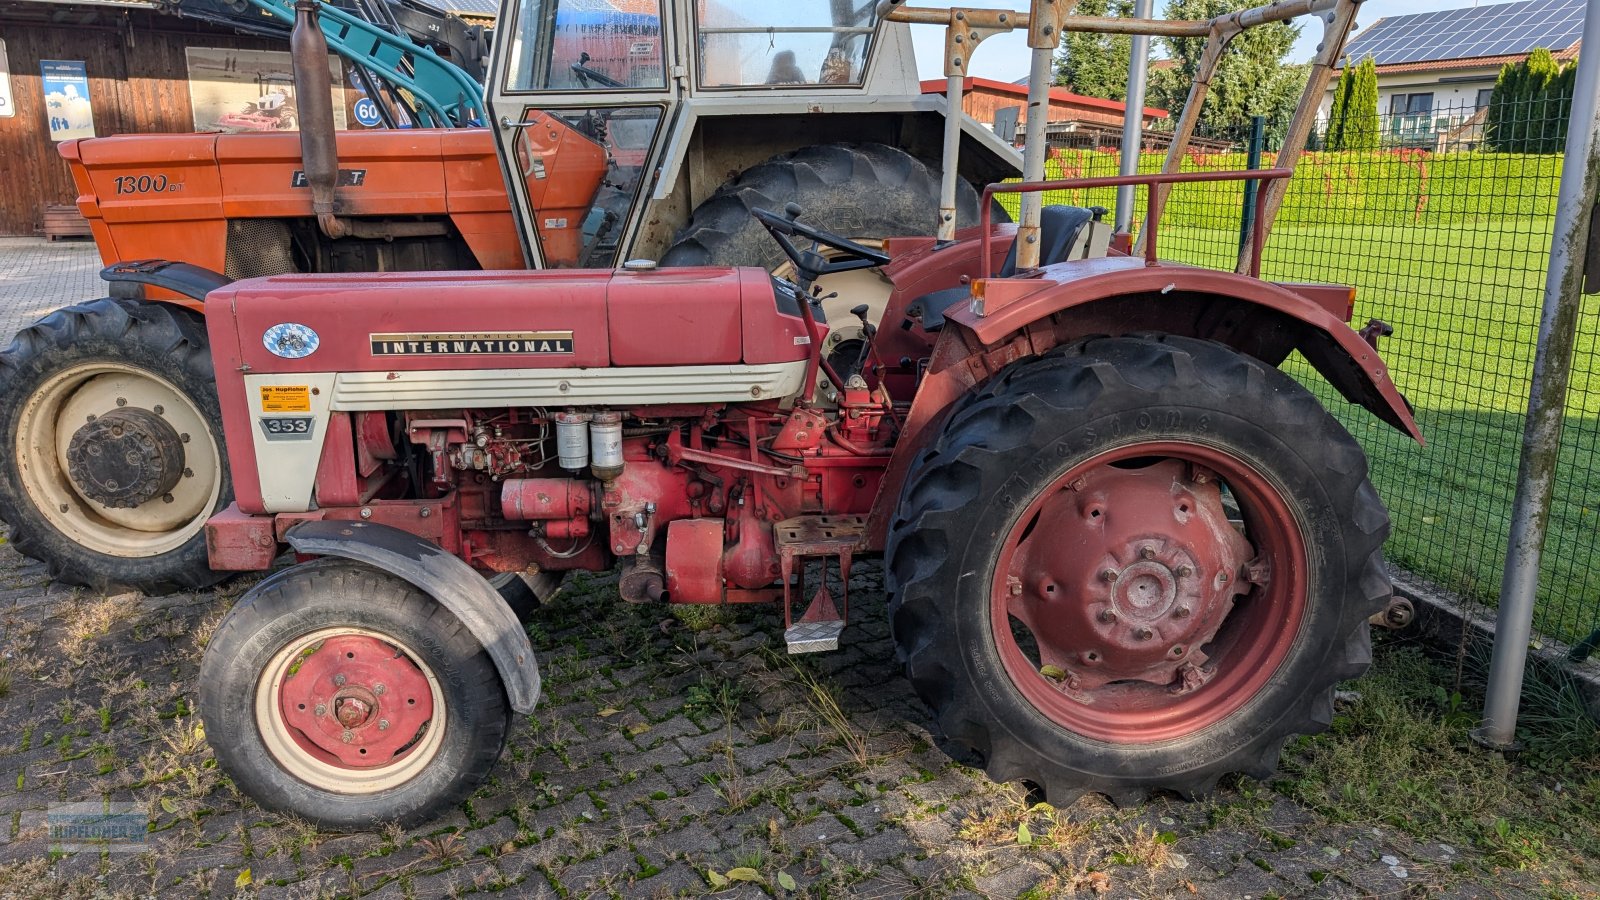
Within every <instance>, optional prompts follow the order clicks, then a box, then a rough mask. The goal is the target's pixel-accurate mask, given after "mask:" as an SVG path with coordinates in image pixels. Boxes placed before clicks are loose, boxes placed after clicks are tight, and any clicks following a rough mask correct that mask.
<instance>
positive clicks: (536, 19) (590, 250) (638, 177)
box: [488, 0, 933, 268]
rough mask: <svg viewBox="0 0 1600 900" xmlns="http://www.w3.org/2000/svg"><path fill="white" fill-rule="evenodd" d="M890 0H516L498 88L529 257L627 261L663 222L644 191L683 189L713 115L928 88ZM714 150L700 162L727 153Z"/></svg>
mask: <svg viewBox="0 0 1600 900" xmlns="http://www.w3.org/2000/svg"><path fill="white" fill-rule="evenodd" d="M875 7H876V4H875V3H874V2H872V0H794V2H788V3H781V4H778V3H759V4H735V3H731V2H726V0H720V2H719V0H701V2H697V3H672V2H664V0H627V2H616V3H596V2H593V0H514V2H510V3H509V4H508V8H507V9H505V10H504V11H503V13H502V16H501V20H500V21H501V22H502V23H503V25H502V34H503V35H505V37H503V38H502V40H501V41H500V42H499V46H498V49H497V53H498V57H497V59H496V60H495V62H494V64H493V67H492V71H491V73H490V76H489V83H488V96H489V99H490V108H491V112H492V114H493V118H494V122H495V124H496V125H497V126H498V127H497V131H498V137H499V147H500V151H501V159H502V161H503V163H504V164H505V165H506V166H507V168H508V172H507V183H508V185H510V187H511V192H512V199H513V205H514V207H515V209H516V210H517V211H518V213H519V214H520V218H521V220H522V222H523V225H524V227H523V234H522V239H523V242H524V249H525V251H526V253H527V255H528V258H529V260H530V261H532V262H534V263H535V264H536V265H539V266H542V267H551V268H566V267H585V268H588V267H607V266H612V265H615V264H617V263H618V262H620V261H621V260H620V259H619V256H621V255H622V250H621V248H624V247H632V246H634V243H635V241H634V238H635V236H636V235H638V234H639V233H640V231H641V230H648V229H649V228H650V225H649V223H647V222H645V221H644V220H645V219H646V218H647V217H646V216H644V215H643V209H644V207H645V205H646V204H645V203H644V202H641V201H642V200H643V198H644V197H645V196H646V195H647V194H648V193H665V192H667V187H666V186H665V184H664V183H663V181H664V179H665V178H667V177H670V175H671V173H672V172H674V171H675V170H676V169H677V167H678V164H679V163H681V162H682V157H683V155H684V144H685V143H687V142H688V141H687V138H688V137H689V134H690V132H691V130H692V129H693V128H694V126H695V120H696V119H697V118H698V117H700V116H705V115H718V114H721V115H730V114H731V115H744V114H756V115H759V114H760V113H761V112H764V111H768V110H769V109H770V108H771V106H772V105H773V104H774V103H777V104H778V105H782V104H783V103H784V102H785V101H788V102H789V103H793V102H795V101H799V102H802V103H808V104H819V103H820V104H823V105H828V104H830V103H831V102H832V101H833V100H835V99H838V100H847V102H849V101H854V102H860V101H861V100H863V99H865V95H867V94H869V93H871V92H872V91H873V90H874V89H878V90H879V92H880V93H883V92H889V93H901V94H905V93H915V92H916V90H917V89H916V80H915V71H914V67H913V65H912V58H911V55H910V54H909V52H895V53H887V54H885V53H880V52H879V49H880V47H882V46H885V45H886V44H887V45H891V46H893V47H895V48H899V47H901V46H902V44H901V43H900V41H901V39H902V38H903V32H904V29H905V26H904V25H894V24H889V23H885V22H881V21H880V20H879V17H878V15H877V12H876V8H875ZM888 31H893V33H894V35H895V36H894V37H892V38H890V37H886V36H885V34H884V32H888ZM880 56H881V57H884V58H883V59H881V60H880V59H878V58H879V57H880ZM878 69H883V70H884V71H881V72H880V71H878ZM847 98H848V99H847ZM764 108H766V109H764ZM704 149H705V150H706V151H709V150H710V148H709V147H707V148H704ZM714 155H715V154H711V156H712V157H713V158H702V159H698V160H697V165H698V166H700V167H705V166H708V165H715V163H716V161H715V159H714ZM733 161H735V162H736V160H733ZM731 168H732V170H734V171H737V168H738V166H733V167H731ZM648 218H657V217H653V216H652V217H648ZM932 224H933V223H931V222H930V223H928V225H929V229H930V230H931V228H932Z"/></svg>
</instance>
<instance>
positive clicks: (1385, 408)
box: [868, 256, 1423, 547]
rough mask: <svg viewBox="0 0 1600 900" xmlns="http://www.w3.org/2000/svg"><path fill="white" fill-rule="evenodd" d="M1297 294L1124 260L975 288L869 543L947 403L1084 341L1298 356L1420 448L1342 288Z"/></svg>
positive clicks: (919, 410)
mask: <svg viewBox="0 0 1600 900" xmlns="http://www.w3.org/2000/svg"><path fill="white" fill-rule="evenodd" d="M1302 290H1304V293H1301V292H1300V290H1296V289H1294V286H1289V285H1280V284H1273V283H1271V282H1266V281H1261V280H1259V279H1256V278H1252V277H1249V276H1245V275H1237V274H1234V273H1232V272H1219V271H1215V270H1211V269H1199V268H1192V267H1189V266H1182V265H1173V264H1158V265H1148V264H1146V263H1145V261H1144V260H1143V259H1140V258H1137V257H1126V256H1120V257H1119V256H1113V257H1105V258H1100V259H1090V260H1079V261H1073V262H1069V263H1063V264H1060V265H1055V266H1049V267H1047V268H1045V269H1043V270H1041V271H1040V273H1039V274H1037V275H1035V276H1033V277H1024V278H1004V279H995V278H991V279H985V280H982V281H978V282H975V283H974V284H973V294H974V295H975V296H977V297H980V298H981V302H982V305H983V314H982V315H979V314H978V313H977V312H975V311H974V310H972V309H969V308H967V305H965V304H962V305H960V306H958V307H956V308H952V309H951V310H949V311H947V312H946V322H947V325H946V327H945V328H944V329H943V330H942V331H941V332H940V335H939V338H938V342H937V343H936V344H935V345H934V348H933V353H932V356H931V358H930V359H929V364H928V368H927V371H928V375H927V377H926V378H924V379H923V381H922V384H921V387H920V389H919V390H918V392H917V396H916V398H915V400H914V401H913V403H912V406H911V410H910V412H909V414H908V415H907V417H906V420H905V424H904V429H903V431H902V437H901V440H900V442H899V447H898V448H897V452H896V453H895V457H894V459H893V460H892V461H891V463H890V465H889V468H888V470H887V471H886V472H885V474H884V478H883V481H882V482H881V483H880V487H879V493H878V498H877V502H876V503H875V504H874V505H873V511H872V515H871V517H870V520H869V526H868V533H869V536H870V537H869V539H870V540H871V541H872V542H873V543H874V545H875V546H880V547H881V546H882V541H883V538H884V535H885V533H886V531H887V526H888V520H889V517H890V516H892V515H893V513H894V505H895V503H896V501H897V498H898V497H899V496H900V491H901V488H902V485H903V484H904V481H905V476H906V472H907V470H908V469H909V468H910V464H911V460H912V458H913V457H915V456H916V454H917V452H918V450H920V448H921V447H922V445H923V444H925V443H926V442H927V441H928V440H929V438H930V436H931V435H932V434H933V433H934V429H936V428H937V427H938V425H939V423H940V422H941V421H942V419H943V416H944V413H945V411H946V410H947V409H948V408H949V407H950V405H951V404H953V403H954V402H955V401H956V400H957V399H959V398H960V397H961V396H963V395H964V394H966V393H968V392H969V391H971V390H972V389H973V388H974V387H975V386H976V385H978V384H980V383H982V382H983V381H985V380H987V379H988V378H989V377H990V376H992V375H994V374H995V373H997V372H999V371H1000V370H1001V369H1002V368H1004V367H1005V366H1006V365H1008V364H1010V363H1012V362H1014V361H1016V360H1018V359H1022V358H1024V357H1028V356H1036V355H1038V354H1041V353H1044V352H1046V351H1047V350H1049V349H1050V348H1052V347H1056V346H1059V345H1061V344H1065V343H1069V342H1071V341H1073V340H1076V339H1078V338H1081V337H1084V336H1086V335H1093V334H1110V335H1116V334H1130V333H1135V332H1141V331H1159V332H1163V333H1166V334H1176V335H1184V336H1189V337H1198V338H1206V339H1210V340H1216V341H1220V342H1222V343H1224V344H1228V345H1229V346H1232V347H1234V348H1235V349H1237V350H1239V351H1240V352H1243V353H1246V354H1249V355H1250V356H1254V357H1256V358H1257V359H1260V360H1262V361H1263V362H1266V363H1269V364H1271V365H1278V364H1280V363H1282V362H1283V360H1284V359H1285V358H1287V357H1288V355H1289V354H1290V353H1291V352H1293V351H1295V350H1298V351H1300V353H1301V354H1302V355H1303V356H1305V358H1306V360H1307V361H1308V362H1310V363H1311V364H1312V366H1314V367H1315V368H1316V369H1317V371H1318V372H1320V373H1321V374H1322V376H1323V377H1324V378H1326V379H1327V380H1328V382H1329V383H1330V384H1332V385H1333V386H1334V387H1335V388H1337V389H1338V390H1339V392H1340V393H1341V394H1342V395H1344V397H1345V398H1346V399H1348V400H1350V401H1351V402H1353V403H1357V404H1360V405H1361V406H1363V407H1365V408H1367V409H1368V410H1370V411H1372V413H1373V414H1374V415H1376V416H1378V418H1380V419H1382V420H1383V421H1385V422H1388V423H1389V424H1390V425H1393V426H1394V427H1395V428H1397V429H1399V430H1400V431H1402V432H1404V433H1406V434H1407V435H1410V436H1411V438H1412V439H1414V440H1416V441H1417V442H1418V443H1419V444H1420V443H1422V442H1423V438H1422V432H1421V431H1420V430H1419V429H1418V428H1417V423H1416V420H1415V419H1414V418H1413V417H1412V414H1411V408H1410V406H1409V405H1408V404H1407V403H1406V401H1405V398H1404V397H1402V396H1401V395H1400V391H1399V390H1398V389H1397V388H1396V387H1395V385H1394V381H1393V380H1392V379H1391V378H1390V377H1389V369H1388V367H1387V366H1386V365H1384V362H1383V360H1382V359H1381V358H1379V356H1378V353H1377V351H1376V350H1374V349H1373V348H1372V347H1371V346H1370V345H1368V344H1367V343H1366V342H1365V341H1364V340H1362V339H1361V337H1360V336H1359V335H1357V334H1356V332H1355V331H1353V330H1352V329H1351V328H1350V326H1349V325H1347V324H1346V323H1345V321H1344V320H1343V319H1342V318H1341V317H1340V315H1335V314H1334V312H1333V311H1332V310H1331V308H1330V307H1333V306H1338V307H1340V309H1339V312H1340V314H1341V315H1342V314H1344V313H1346V311H1347V309H1348V305H1347V304H1348V298H1349V292H1348V290H1343V289H1339V290H1330V288H1329V287H1328V286H1310V285H1307V286H1304V287H1303V288H1302ZM1335 294H1336V295H1337V297H1335V296H1333V295H1335ZM1313 298H1315V299H1313ZM1319 301H1322V302H1319Z"/></svg>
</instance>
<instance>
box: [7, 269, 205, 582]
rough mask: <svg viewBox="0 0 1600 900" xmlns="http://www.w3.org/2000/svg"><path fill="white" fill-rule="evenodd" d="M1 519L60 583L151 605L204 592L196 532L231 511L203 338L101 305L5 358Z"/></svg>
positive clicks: (58, 321) (181, 321) (137, 311)
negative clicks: (123, 593) (122, 591)
mask: <svg viewBox="0 0 1600 900" xmlns="http://www.w3.org/2000/svg"><path fill="white" fill-rule="evenodd" d="M0 398H3V399H0V439H3V441H4V448H5V450H6V451H7V452H5V453H0V518H3V519H4V520H5V521H6V522H7V523H8V524H9V525H10V526H11V543H12V544H13V545H14V546H15V547H16V548H17V550H18V551H19V552H21V553H23V554H24V555H26V556H31V557H33V558H35V559H39V560H41V561H43V562H45V563H46V564H47V565H48V566H49V568H50V571H51V574H52V575H53V576H55V577H56V578H58V579H60V580H62V581H66V582H69V583H73V584H84V585H89V586H91V587H94V588H98V589H101V590H107V589H110V588H113V587H121V586H127V587H134V588H138V589H141V590H144V591H147V592H150V593H162V592H167V591H173V590H181V589H184V588H196V587H203V586H205V585H208V584H212V583H215V582H216V581H218V580H219V579H220V578H221V577H222V576H221V575H220V574H218V573H214V572H212V571H211V569H210V567H209V565H208V564H207V556H206V544H205V534H204V525H205V521H206V519H207V518H209V517H210V516H211V515H212V513H214V512H216V511H217V510H220V509H221V508H223V507H224V506H226V505H227V504H228V503H229V502H231V500H232V495H233V489H232V483H231V480H230V479H229V477H228V474H227V471H226V463H225V460H226V448H225V446H224V444H223V436H222V427H221V418H222V416H221V409H220V406H219V404H218V402H217V389H216V384H215V381H214V377H213V373H212V367H211V355H210V350H209V347H208V344H207V341H206V334H205V328H204V326H203V325H202V324H201V323H200V321H199V319H198V317H195V316H193V315H192V314H190V313H188V312H187V311H186V310H181V309H175V308H173V307H169V306H166V305H164V304H158V303H139V302H136V301H124V300H113V299H104V300H96V301H93V302H91V303H84V304H81V305H78V306H72V307H68V308H66V309H62V310H58V311H56V312H54V313H51V314H50V315H48V316H46V317H45V318H43V319H41V320H39V321H38V322H37V323H35V324H34V325H32V326H30V327H28V328H25V329H23V330H22V331H21V332H19V333H18V334H17V336H16V339H15V340H13V341H12V343H11V346H10V347H8V348H7V349H6V350H5V351H4V352H3V353H0Z"/></svg>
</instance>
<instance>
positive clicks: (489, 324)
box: [206, 268, 810, 377]
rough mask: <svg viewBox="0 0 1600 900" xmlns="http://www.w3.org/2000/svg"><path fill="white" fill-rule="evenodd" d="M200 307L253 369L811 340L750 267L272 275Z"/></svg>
mask: <svg viewBox="0 0 1600 900" xmlns="http://www.w3.org/2000/svg"><path fill="white" fill-rule="evenodd" d="M206 312H207V317H208V320H209V324H210V328H211V330H212V331H213V332H217V331H220V330H226V331H227V332H230V333H232V334H234V335H236V336H237V342H238V347H239V356H240V362H241V363H242V364H243V366H244V367H245V371H246V372H248V373H251V374H264V373H284V374H287V373H295V372H306V373H310V372H376V373H391V377H393V373H401V372H417V371H439V370H484V369H580V368H597V367H604V366H697V365H699V366H703V365H738V364H740V363H744V364H747V365H759V364H768V363H786V362H792V361H795V360H801V359H805V358H806V354H807V350H808V349H809V346H810V340H809V337H808V336H807V335H806V332H805V326H804V323H803V321H802V320H801V319H800V318H799V317H798V316H796V315H792V314H786V313H785V312H783V311H780V310H779V308H778V304H777V302H776V299H775V296H774V292H773V288H772V282H771V280H770V279H769V278H768V277H767V275H766V273H765V272H762V271H761V270H759V269H730V268H689V269H661V270H654V271H638V272H636V271H627V270H617V271H612V270H584V271H544V272H521V271H519V272H454V273H383V274H340V275H274V276H269V277H264V278H253V279H245V280H241V281H236V282H233V283H231V284H229V285H227V286H226V287H223V288H221V289H219V290H216V291H213V292H212V293H211V294H210V295H209V296H208V297H207V299H206ZM230 343H231V341H230Z"/></svg>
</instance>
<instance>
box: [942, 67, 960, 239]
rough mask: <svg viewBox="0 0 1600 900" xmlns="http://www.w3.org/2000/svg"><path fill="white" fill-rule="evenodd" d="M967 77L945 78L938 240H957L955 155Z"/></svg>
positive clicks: (954, 75)
mask: <svg viewBox="0 0 1600 900" xmlns="http://www.w3.org/2000/svg"><path fill="white" fill-rule="evenodd" d="M965 83H966V79H964V78H962V77H961V74H960V73H959V72H956V73H954V74H952V75H950V76H949V77H948V78H947V79H946V80H945V89H944V96H945V101H944V102H945V110H944V177H943V179H941V180H940V182H939V243H941V244H942V243H945V242H947V241H953V240H955V239H956V179H957V178H958V177H960V172H959V171H958V169H959V166H958V164H957V158H958V156H959V154H960V153H961V117H962V116H963V115H965V113H964V112H963V111H962V107H963V105H964V103H963V101H964V100H965V97H964V96H963V95H964V92H963V91H962V87H963V86H964V85H965Z"/></svg>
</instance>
